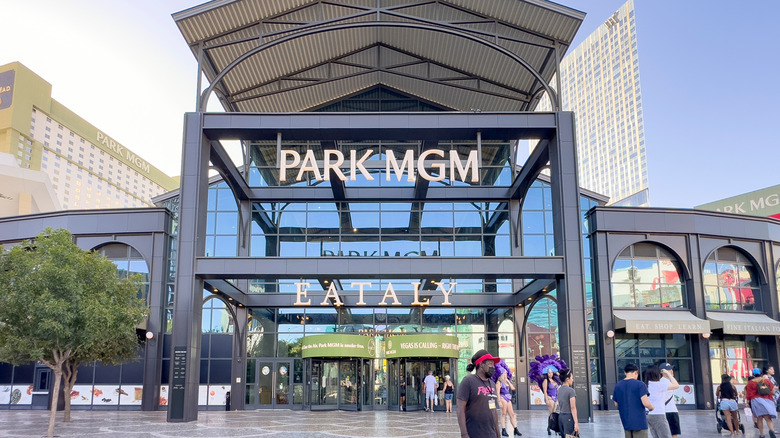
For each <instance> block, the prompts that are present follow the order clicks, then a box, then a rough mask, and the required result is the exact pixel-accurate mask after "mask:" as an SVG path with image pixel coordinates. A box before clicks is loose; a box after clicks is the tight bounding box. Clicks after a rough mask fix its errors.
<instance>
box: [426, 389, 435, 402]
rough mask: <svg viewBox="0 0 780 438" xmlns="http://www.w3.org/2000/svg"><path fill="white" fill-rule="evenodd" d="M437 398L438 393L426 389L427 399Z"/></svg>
mask: <svg viewBox="0 0 780 438" xmlns="http://www.w3.org/2000/svg"><path fill="white" fill-rule="evenodd" d="M435 398H436V393H435V392H433V391H425V399H426V400H433V399H435Z"/></svg>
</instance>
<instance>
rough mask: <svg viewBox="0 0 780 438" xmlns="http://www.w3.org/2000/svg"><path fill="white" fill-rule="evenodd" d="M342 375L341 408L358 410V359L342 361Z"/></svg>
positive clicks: (340, 382) (340, 383)
mask: <svg viewBox="0 0 780 438" xmlns="http://www.w3.org/2000/svg"><path fill="white" fill-rule="evenodd" d="M340 368H341V376H340V379H341V380H340V381H339V385H340V387H341V391H340V394H339V409H344V410H348V411H356V410H357V409H358V401H360V398H359V395H360V386H359V385H360V382H359V381H358V368H357V361H356V360H342V361H341V366H340Z"/></svg>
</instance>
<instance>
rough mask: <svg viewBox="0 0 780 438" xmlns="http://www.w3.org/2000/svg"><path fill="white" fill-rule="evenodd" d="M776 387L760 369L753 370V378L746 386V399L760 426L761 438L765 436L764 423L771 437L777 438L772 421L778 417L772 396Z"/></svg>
mask: <svg viewBox="0 0 780 438" xmlns="http://www.w3.org/2000/svg"><path fill="white" fill-rule="evenodd" d="M773 391H774V385H772V382H770V381H769V379H766V378H764V376H763V375H762V374H761V370H760V369H759V368H754V369H753V378H752V379H750V381H749V382H748V384H747V386H745V399H747V401H748V403H749V404H750V409H752V410H753V418H755V419H756V424H757V425H758V434H759V436H760V438H765V436H764V423H766V427H767V430H769V437H770V438H775V431H774V425H773V424H772V419H773V418H776V417H777V412H776V411H775V399H774V397H773V396H772V392H773Z"/></svg>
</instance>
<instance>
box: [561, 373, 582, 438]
mask: <svg viewBox="0 0 780 438" xmlns="http://www.w3.org/2000/svg"><path fill="white" fill-rule="evenodd" d="M560 377H561V387H560V388H558V406H559V410H560V413H559V414H558V431H559V432H560V434H561V437H562V438H566V436H567V435H574V434H575V433H577V434H579V433H580V425H579V423H578V422H577V401H576V400H575V396H576V394H575V392H574V388H572V385H573V384H574V374H573V373H572V372H571V370H561V373H560Z"/></svg>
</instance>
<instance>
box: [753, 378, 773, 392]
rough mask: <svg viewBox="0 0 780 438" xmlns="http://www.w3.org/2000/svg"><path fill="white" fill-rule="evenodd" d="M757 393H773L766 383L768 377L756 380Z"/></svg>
mask: <svg viewBox="0 0 780 438" xmlns="http://www.w3.org/2000/svg"><path fill="white" fill-rule="evenodd" d="M756 393H758V395H769V394H771V393H772V391H771V390H770V389H769V384H768V383H766V379H761V381H760V382H756Z"/></svg>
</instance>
